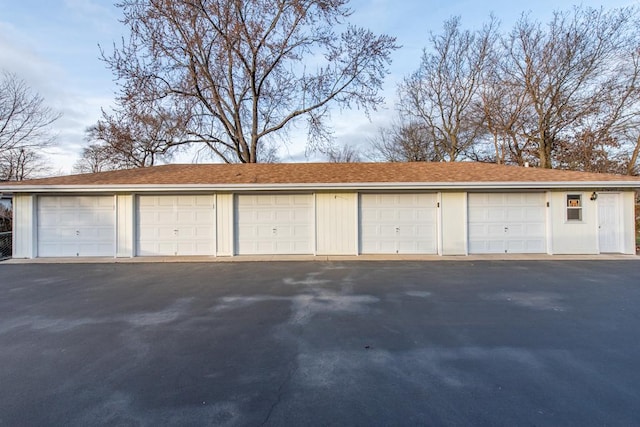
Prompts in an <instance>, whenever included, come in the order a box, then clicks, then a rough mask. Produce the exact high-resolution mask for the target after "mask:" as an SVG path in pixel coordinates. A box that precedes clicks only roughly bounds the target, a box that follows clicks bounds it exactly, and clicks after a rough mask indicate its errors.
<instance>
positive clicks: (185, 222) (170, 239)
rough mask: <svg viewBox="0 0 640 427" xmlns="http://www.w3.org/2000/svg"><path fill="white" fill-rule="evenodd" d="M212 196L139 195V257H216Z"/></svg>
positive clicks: (213, 202) (213, 201)
mask: <svg viewBox="0 0 640 427" xmlns="http://www.w3.org/2000/svg"><path fill="white" fill-rule="evenodd" d="M215 223H216V220H215V200H214V196H213V195H185V196H138V214H137V230H138V232H137V246H136V248H137V254H138V255H142V256H163V255H164V256H167V255H168V256H172V255H182V256H193V255H215V247H216V246H215V245H216V239H215V237H216V236H215Z"/></svg>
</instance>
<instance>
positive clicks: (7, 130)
mask: <svg viewBox="0 0 640 427" xmlns="http://www.w3.org/2000/svg"><path fill="white" fill-rule="evenodd" d="M60 116H61V115H60V114H57V113H54V112H53V111H52V110H51V109H50V108H49V107H47V106H45V105H44V100H43V98H42V97H41V96H40V95H38V94H37V93H34V92H32V91H31V89H30V88H29V87H28V86H27V84H26V83H25V82H24V81H23V80H21V79H19V78H18V77H17V76H16V75H15V74H11V73H8V72H4V71H3V72H1V73H0V180H22V179H25V178H28V177H30V176H32V175H33V174H34V173H36V172H41V171H42V167H43V162H42V158H41V151H42V149H44V148H47V147H49V146H51V145H52V144H53V142H54V136H53V135H52V133H51V124H53V122H55V121H56V120H57V119H59V118H60Z"/></svg>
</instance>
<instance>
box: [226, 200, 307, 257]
mask: <svg viewBox="0 0 640 427" xmlns="http://www.w3.org/2000/svg"><path fill="white" fill-rule="evenodd" d="M235 202H236V203H235V222H236V227H235V229H236V236H235V238H236V247H235V252H236V253H237V254H238V255H274V254H278V255H287V254H289V255H290V254H313V252H314V250H313V234H312V233H313V229H314V228H313V223H314V221H313V196H312V195H311V194H278V195H264V194H261V195H248V194H247V195H238V196H236V201H235Z"/></svg>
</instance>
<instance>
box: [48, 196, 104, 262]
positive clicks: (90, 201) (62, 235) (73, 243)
mask: <svg viewBox="0 0 640 427" xmlns="http://www.w3.org/2000/svg"><path fill="white" fill-rule="evenodd" d="M37 211H38V212H37V223H38V226H37V236H38V256H41V257H70V256H87V257H90V256H113V255H114V253H115V205H114V197H113V196H41V197H39V198H38V209H37Z"/></svg>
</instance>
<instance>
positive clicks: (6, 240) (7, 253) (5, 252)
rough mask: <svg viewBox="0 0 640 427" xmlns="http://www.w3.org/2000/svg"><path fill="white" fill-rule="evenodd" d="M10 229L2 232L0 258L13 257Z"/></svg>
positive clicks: (0, 236)
mask: <svg viewBox="0 0 640 427" xmlns="http://www.w3.org/2000/svg"><path fill="white" fill-rule="evenodd" d="M12 234H13V233H11V232H10V231H8V232H5V233H0V259H6V258H11V254H12V238H11V236H12Z"/></svg>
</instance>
